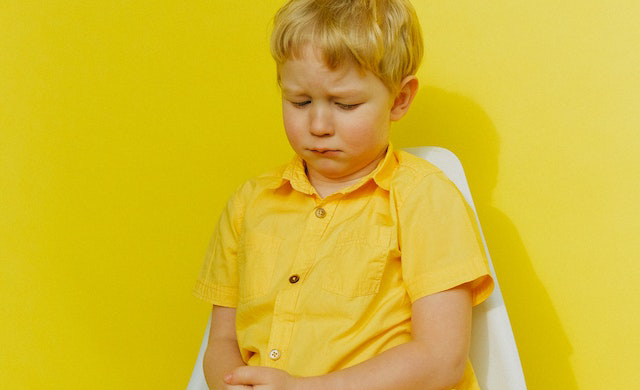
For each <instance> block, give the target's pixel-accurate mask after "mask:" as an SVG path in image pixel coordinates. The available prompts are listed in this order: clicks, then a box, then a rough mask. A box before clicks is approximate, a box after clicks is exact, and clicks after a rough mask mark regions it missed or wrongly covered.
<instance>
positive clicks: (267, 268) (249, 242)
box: [238, 232, 282, 301]
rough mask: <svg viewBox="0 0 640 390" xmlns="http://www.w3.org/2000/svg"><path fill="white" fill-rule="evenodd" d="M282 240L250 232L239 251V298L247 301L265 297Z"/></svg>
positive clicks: (244, 238)
mask: <svg viewBox="0 0 640 390" xmlns="http://www.w3.org/2000/svg"><path fill="white" fill-rule="evenodd" d="M281 242H282V239H281V238H279V237H276V236H272V235H269V234H265V233H260V232H248V233H247V234H245V236H244V237H243V239H242V241H241V243H240V247H239V249H238V277H239V281H240V284H239V286H240V287H239V298H240V300H243V301H247V300H250V299H253V298H257V297H259V296H261V295H264V294H265V293H266V292H267V291H268V290H269V287H270V286H271V280H272V275H273V270H274V267H275V263H276V261H277V259H278V256H279V252H280V244H281Z"/></svg>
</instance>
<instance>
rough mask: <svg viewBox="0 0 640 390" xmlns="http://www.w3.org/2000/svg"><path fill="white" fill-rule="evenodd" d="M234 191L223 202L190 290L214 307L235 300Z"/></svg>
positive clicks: (237, 226) (238, 215)
mask: <svg viewBox="0 0 640 390" xmlns="http://www.w3.org/2000/svg"><path fill="white" fill-rule="evenodd" d="M239 198H240V196H239V193H238V192H236V193H235V194H234V195H233V196H232V197H231V198H230V199H229V201H228V202H227V205H226V207H225V209H224V210H223V212H222V214H221V215H220V219H219V221H218V225H217V227H216V229H215V231H214V233H213V236H212V237H211V241H210V242H209V247H208V248H207V253H206V255H205V258H204V262H203V264H202V268H201V269H200V275H199V277H198V279H197V281H196V285H195V287H194V289H193V293H194V295H195V296H196V297H198V298H200V299H202V300H204V301H207V302H209V303H212V304H214V305H218V306H225V307H236V306H237V302H238V272H237V261H236V257H237V251H238V241H239V237H240V230H241V225H242V214H243V206H242V203H241V202H240V199H239Z"/></svg>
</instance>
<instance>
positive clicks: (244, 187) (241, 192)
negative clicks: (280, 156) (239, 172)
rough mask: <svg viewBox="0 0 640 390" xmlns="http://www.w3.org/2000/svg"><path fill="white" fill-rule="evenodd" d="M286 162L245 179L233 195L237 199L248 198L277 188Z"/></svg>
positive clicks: (281, 179)
mask: <svg viewBox="0 0 640 390" xmlns="http://www.w3.org/2000/svg"><path fill="white" fill-rule="evenodd" d="M287 166H288V164H284V165H281V166H279V167H276V168H273V169H271V170H269V171H267V172H265V173H263V174H261V175H259V176H255V177H253V178H250V179H248V180H245V181H244V182H243V183H242V184H241V185H240V186H239V187H238V188H237V189H236V191H235V192H234V194H233V197H234V198H237V199H238V200H244V201H247V200H250V199H252V198H255V197H257V196H260V194H262V193H264V191H266V190H273V189H276V188H278V187H279V186H280V185H281V184H282V181H283V173H284V171H285V169H287Z"/></svg>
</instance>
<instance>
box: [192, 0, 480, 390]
mask: <svg viewBox="0 0 640 390" xmlns="http://www.w3.org/2000/svg"><path fill="white" fill-rule="evenodd" d="M272 53H273V57H274V59H275V61H276V63H277V69H278V81H279V84H280V87H281V90H282V111H283V118H284V128H285V131H286V134H287V137H288V139H289V142H290V144H291V146H292V147H293V149H294V151H295V152H296V156H295V158H294V159H293V161H291V162H290V163H289V164H287V165H285V166H284V167H282V168H280V169H278V170H276V171H273V172H271V173H268V174H265V175H263V176H260V177H258V178H256V179H253V180H250V181H248V182H247V183H245V184H244V185H243V186H242V187H241V188H240V189H239V190H238V191H237V192H236V193H235V194H234V195H233V196H232V198H231V199H230V200H229V202H228V204H227V208H226V209H225V211H224V212H223V214H222V216H221V219H220V222H219V225H218V228H217V230H216V233H215V234H214V236H213V239H212V241H211V244H210V246H209V250H208V252H207V256H206V259H205V262H204V265H203V268H202V271H201V275H200V278H199V280H198V282H197V285H196V288H195V292H196V294H197V295H198V296H199V297H201V298H203V299H205V300H207V301H209V302H211V303H213V305H214V306H213V313H212V327H211V334H210V338H209V345H208V348H207V352H206V355H205V360H204V369H205V376H206V378H207V382H208V384H209V386H210V387H211V388H213V389H234V390H236V389H260V390H269V389H274V390H276V389H277V390H281V389H311V390H313V389H331V390H333V389H338V390H343V389H358V390H360V389H369V390H375V389H393V390H399V389H420V390H425V389H451V388H456V389H476V388H478V387H477V384H476V381H475V377H474V374H473V370H472V369H471V366H470V365H469V363H468V349H469V337H470V329H471V307H472V305H474V304H477V303H479V302H481V301H482V300H484V299H485V298H486V297H487V296H488V295H489V294H490V292H491V289H492V286H493V282H492V279H491V276H490V275H489V271H488V268H487V265H486V260H485V257H484V252H483V249H482V246H481V244H480V243H479V240H478V236H477V233H476V231H475V223H474V222H473V217H471V215H472V214H470V212H469V210H468V207H467V206H466V204H465V202H464V200H463V198H462V197H461V195H460V194H459V193H458V191H457V190H456V188H455V186H454V185H453V184H452V183H451V182H450V181H449V180H448V179H447V178H446V177H445V176H444V174H443V173H442V172H440V171H439V170H438V169H437V168H435V167H433V166H432V165H430V164H429V163H427V162H425V161H423V160H421V159H419V158H417V157H413V156H411V155H409V154H407V153H405V152H402V151H395V150H393V148H392V146H391V145H390V144H389V128H390V125H391V122H392V121H397V120H399V119H401V118H402V117H403V116H404V115H405V114H406V112H407V110H408V109H409V106H410V105H411V102H412V100H413V98H414V96H415V94H416V92H417V90H418V81H417V79H416V77H415V72H416V70H417V68H418V65H419V62H420V60H421V56H422V38H421V35H420V27H419V24H418V20H417V17H416V15H415V11H414V10H413V8H412V6H411V5H410V4H409V2H408V1H407V0H291V1H289V2H288V3H287V4H286V5H284V6H283V8H281V9H280V10H279V11H278V13H277V14H276V17H275V21H274V30H273V35H272Z"/></svg>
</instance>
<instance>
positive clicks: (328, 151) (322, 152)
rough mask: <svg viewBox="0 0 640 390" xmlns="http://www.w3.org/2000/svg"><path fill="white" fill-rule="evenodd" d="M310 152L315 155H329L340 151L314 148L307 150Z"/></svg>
mask: <svg viewBox="0 0 640 390" xmlns="http://www.w3.org/2000/svg"><path fill="white" fill-rule="evenodd" d="M307 150H309V151H311V152H315V153H320V154H325V153H330V152H339V151H340V150H338V149H326V148H315V149H307Z"/></svg>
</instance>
